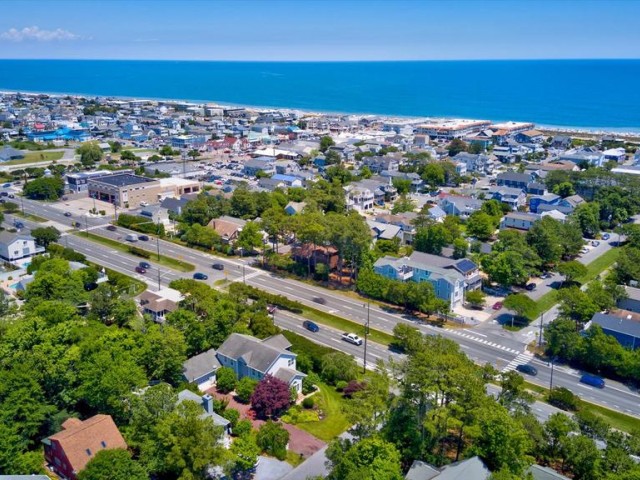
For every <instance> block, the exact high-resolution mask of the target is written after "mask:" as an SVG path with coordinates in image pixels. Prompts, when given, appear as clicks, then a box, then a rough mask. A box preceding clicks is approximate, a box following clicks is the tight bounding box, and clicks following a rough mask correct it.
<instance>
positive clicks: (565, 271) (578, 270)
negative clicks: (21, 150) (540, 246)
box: [558, 260, 587, 283]
mask: <svg viewBox="0 0 640 480" xmlns="http://www.w3.org/2000/svg"><path fill="white" fill-rule="evenodd" d="M558 273H560V274H561V275H564V279H565V282H567V283H573V282H574V281H576V279H578V278H581V277H584V276H585V275H586V274H587V267H586V266H584V265H583V264H582V263H580V262H578V261H577V260H571V261H569V262H564V263H561V264H560V265H558Z"/></svg>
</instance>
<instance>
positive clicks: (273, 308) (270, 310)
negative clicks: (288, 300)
mask: <svg viewBox="0 0 640 480" xmlns="http://www.w3.org/2000/svg"><path fill="white" fill-rule="evenodd" d="M277 310H278V307H276V306H275V305H267V313H268V314H269V315H273V314H274V313H276V311H277Z"/></svg>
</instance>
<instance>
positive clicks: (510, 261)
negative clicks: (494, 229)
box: [482, 250, 531, 287]
mask: <svg viewBox="0 0 640 480" xmlns="http://www.w3.org/2000/svg"><path fill="white" fill-rule="evenodd" d="M482 267H483V270H484V271H485V272H486V273H487V275H489V279H490V280H491V281H493V282H497V283H499V284H500V285H502V286H505V287H510V286H512V285H521V284H523V283H524V282H526V281H527V279H528V278H529V277H530V274H531V268H530V267H529V265H527V261H526V259H525V258H524V257H523V256H522V254H520V253H518V252H517V251H515V250H506V251H502V252H501V251H496V252H492V253H491V254H490V255H487V256H486V257H484V258H483V259H482Z"/></svg>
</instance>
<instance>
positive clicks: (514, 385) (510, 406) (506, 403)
mask: <svg viewBox="0 0 640 480" xmlns="http://www.w3.org/2000/svg"><path fill="white" fill-rule="evenodd" d="M500 377H501V378H500V384H501V387H502V390H501V391H500V394H499V395H498V403H500V405H502V406H503V407H505V408H506V409H507V410H509V411H514V410H517V411H521V412H528V411H529V409H530V404H532V403H533V395H531V394H530V393H529V392H527V389H526V386H525V383H524V378H522V375H520V374H518V373H517V372H515V371H513V370H512V371H509V372H504V373H502V374H501V375H500Z"/></svg>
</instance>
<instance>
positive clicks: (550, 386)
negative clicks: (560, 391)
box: [549, 357, 557, 391]
mask: <svg viewBox="0 0 640 480" xmlns="http://www.w3.org/2000/svg"><path fill="white" fill-rule="evenodd" d="M556 360H557V357H553V358H552V359H551V378H550V379H549V391H551V390H552V389H553V362H555V361H556Z"/></svg>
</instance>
